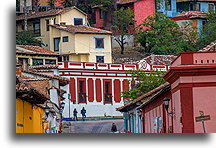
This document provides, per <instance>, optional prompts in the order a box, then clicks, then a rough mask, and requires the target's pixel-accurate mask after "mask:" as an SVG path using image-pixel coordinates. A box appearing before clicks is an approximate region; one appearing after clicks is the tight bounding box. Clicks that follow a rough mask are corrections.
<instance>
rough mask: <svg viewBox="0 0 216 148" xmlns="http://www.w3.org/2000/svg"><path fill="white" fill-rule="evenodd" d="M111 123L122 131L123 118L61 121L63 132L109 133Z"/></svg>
mask: <svg viewBox="0 0 216 148" xmlns="http://www.w3.org/2000/svg"><path fill="white" fill-rule="evenodd" d="M112 123H115V124H116V126H117V130H118V131H119V132H121V133H122V132H123V120H122V119H119V120H99V121H67V122H64V123H63V133H111V127H112Z"/></svg>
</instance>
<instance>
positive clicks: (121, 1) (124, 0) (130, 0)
mask: <svg viewBox="0 0 216 148" xmlns="http://www.w3.org/2000/svg"><path fill="white" fill-rule="evenodd" d="M136 1H138V0H117V2H116V3H117V4H128V3H133V2H136Z"/></svg>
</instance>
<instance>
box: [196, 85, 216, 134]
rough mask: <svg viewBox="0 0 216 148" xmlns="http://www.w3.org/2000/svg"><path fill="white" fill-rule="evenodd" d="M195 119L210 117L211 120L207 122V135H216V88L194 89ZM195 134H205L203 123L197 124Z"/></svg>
mask: <svg viewBox="0 0 216 148" xmlns="http://www.w3.org/2000/svg"><path fill="white" fill-rule="evenodd" d="M193 103H194V117H197V116H200V114H199V111H204V115H210V118H211V120H208V121H205V128H206V132H207V133H216V118H215V117H216V113H215V112H216V87H215V86H212V87H194V88H193ZM194 124H195V133H203V128H202V123H201V122H195V121H194Z"/></svg>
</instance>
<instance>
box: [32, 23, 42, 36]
mask: <svg viewBox="0 0 216 148" xmlns="http://www.w3.org/2000/svg"><path fill="white" fill-rule="evenodd" d="M33 32H34V35H35V36H40V33H41V32H40V20H35V21H34V22H33Z"/></svg>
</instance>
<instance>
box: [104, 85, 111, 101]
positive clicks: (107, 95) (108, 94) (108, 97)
mask: <svg viewBox="0 0 216 148" xmlns="http://www.w3.org/2000/svg"><path fill="white" fill-rule="evenodd" d="M104 98H105V100H104V102H105V103H112V94H111V90H110V82H105V94H104Z"/></svg>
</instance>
